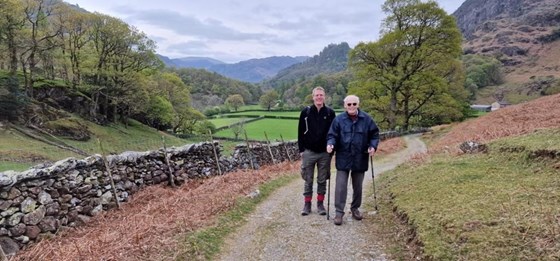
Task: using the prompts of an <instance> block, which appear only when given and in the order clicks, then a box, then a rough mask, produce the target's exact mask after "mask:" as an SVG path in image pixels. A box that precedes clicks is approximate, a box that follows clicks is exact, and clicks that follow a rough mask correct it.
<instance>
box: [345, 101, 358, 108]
mask: <svg viewBox="0 0 560 261" xmlns="http://www.w3.org/2000/svg"><path fill="white" fill-rule="evenodd" d="M356 105H358V103H355V102H354V103H347V104H346V106H348V107H350V106H356Z"/></svg>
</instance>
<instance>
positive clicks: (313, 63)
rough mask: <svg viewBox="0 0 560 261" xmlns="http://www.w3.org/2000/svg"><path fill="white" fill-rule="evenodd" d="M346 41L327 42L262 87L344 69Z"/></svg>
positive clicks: (346, 61) (346, 60)
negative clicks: (312, 54) (325, 45)
mask: <svg viewBox="0 0 560 261" xmlns="http://www.w3.org/2000/svg"><path fill="white" fill-rule="evenodd" d="M349 51H350V46H348V43H345V42H343V43H340V44H329V45H328V46H327V47H325V48H324V49H323V50H322V51H321V52H320V53H319V54H318V55H315V56H313V57H312V58H310V59H308V60H306V61H305V62H302V63H298V64H294V65H292V66H290V67H287V68H285V69H283V70H281V71H280V72H278V74H277V75H276V76H274V77H273V78H271V79H270V80H267V81H265V82H264V83H263V84H262V85H263V86H264V88H277V87H279V86H281V85H282V84H286V83H288V84H289V83H293V82H295V81H297V80H300V79H304V78H312V77H314V76H317V75H319V74H330V73H337V72H342V71H344V70H346V67H347V64H348V52H349Z"/></svg>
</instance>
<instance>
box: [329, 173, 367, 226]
mask: <svg viewBox="0 0 560 261" xmlns="http://www.w3.org/2000/svg"><path fill="white" fill-rule="evenodd" d="M350 176H351V177H352V204H351V205H350V209H352V210H354V209H358V208H359V207H360V206H361V205H362V184H363V183H364V172H357V171H352V172H351V173H350V172H349V171H344V170H337V171H336V187H335V191H334V207H335V209H336V215H337V216H342V215H344V207H345V205H346V195H347V194H348V177H350Z"/></svg>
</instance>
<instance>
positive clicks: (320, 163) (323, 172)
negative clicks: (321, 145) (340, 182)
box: [301, 150, 331, 196]
mask: <svg viewBox="0 0 560 261" xmlns="http://www.w3.org/2000/svg"><path fill="white" fill-rule="evenodd" d="M315 166H317V194H322V195H325V193H326V192H327V179H328V178H330V174H331V173H330V172H331V155H330V154H328V153H327V152H321V153H317V152H314V151H311V150H305V151H304V152H303V156H302V161H301V177H302V178H303V180H304V181H305V184H304V186H303V195H304V196H313V177H314V173H315Z"/></svg>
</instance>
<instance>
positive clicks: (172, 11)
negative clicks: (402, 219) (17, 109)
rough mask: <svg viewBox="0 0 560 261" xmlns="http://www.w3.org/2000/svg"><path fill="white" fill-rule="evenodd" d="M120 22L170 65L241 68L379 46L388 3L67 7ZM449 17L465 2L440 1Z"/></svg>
mask: <svg viewBox="0 0 560 261" xmlns="http://www.w3.org/2000/svg"><path fill="white" fill-rule="evenodd" d="M68 1H70V2H71V3H78V4H79V5H80V6H81V7H83V8H85V9H86V10H88V11H92V12H93V11H97V12H100V13H105V14H108V15H111V16H115V17H118V18H120V19H122V20H123V21H125V22H127V23H129V24H131V25H133V26H135V27H136V28H138V29H139V30H141V31H143V32H145V33H146V34H147V35H148V37H150V39H152V40H154V41H156V42H157V46H158V49H157V51H158V53H160V54H162V55H165V56H169V57H171V58H179V57H185V56H207V57H211V58H214V59H218V60H222V61H224V62H237V61H241V60H248V59H252V58H264V57H269V56H283V55H289V56H303V55H305V56H313V55H316V54H318V53H319V52H320V51H322V50H323V48H325V47H326V46H327V45H329V44H332V43H341V42H347V43H348V44H349V45H350V46H351V47H353V45H355V44H357V43H358V42H369V41H375V40H377V38H378V35H379V30H380V25H381V21H382V19H383V18H384V16H385V14H383V13H382V12H381V5H382V4H383V2H384V1H371V0H345V2H340V1H328V0H326V1H325V0H305V1H302V0H283V1H262V0H201V1H194V0H192V1H176V0H157V1H138V0H118V1H114V0H95V1H91V0H68ZM437 2H438V3H440V6H442V7H444V8H445V9H446V10H448V12H449V10H450V9H452V10H453V11H454V10H456V9H457V7H458V6H459V5H460V3H459V2H460V1H456V0H437Z"/></svg>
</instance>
